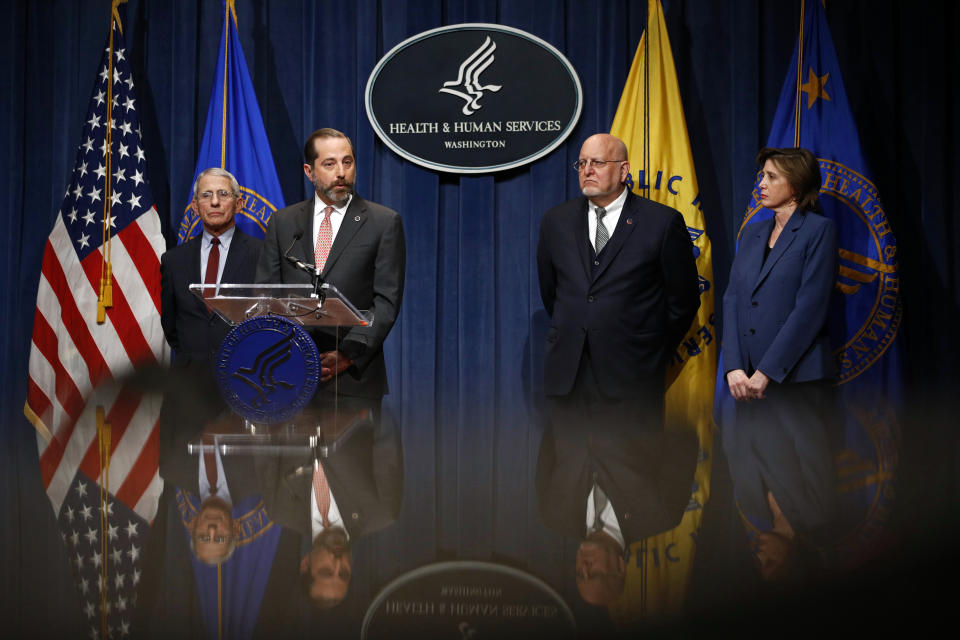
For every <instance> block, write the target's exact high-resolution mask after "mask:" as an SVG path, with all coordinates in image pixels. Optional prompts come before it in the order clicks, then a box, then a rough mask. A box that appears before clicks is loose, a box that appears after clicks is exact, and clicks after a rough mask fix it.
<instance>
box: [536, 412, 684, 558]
mask: <svg viewBox="0 0 960 640" xmlns="http://www.w3.org/2000/svg"><path fill="white" fill-rule="evenodd" d="M696 463H697V439H696V436H695V435H694V434H693V433H692V432H663V431H660V432H655V433H654V432H649V431H645V430H638V429H630V428H609V427H607V426H606V425H604V424H597V425H592V426H591V427H589V428H584V427H583V426H582V425H578V426H575V427H571V426H569V425H568V424H564V423H563V422H561V423H559V424H556V423H554V424H552V425H551V427H550V428H549V429H548V430H547V431H546V432H545V433H544V436H543V440H542V441H541V443H540V454H539V456H538V458H537V471H536V487H537V498H538V501H539V505H540V514H541V516H542V518H543V522H544V524H545V525H546V526H547V527H549V528H550V529H554V530H556V531H559V532H560V533H562V534H564V535H567V536H570V537H572V538H577V539H583V538H584V537H585V536H586V533H587V529H586V515H587V496H588V495H589V494H590V490H591V489H592V488H593V483H594V481H596V483H597V484H598V485H599V486H600V488H601V489H603V491H604V493H606V494H607V497H608V498H609V499H610V504H611V505H612V506H613V510H614V512H615V513H616V514H617V521H618V522H619V523H620V531H621V533H622V534H623V538H624V541H625V542H626V544H627V545H628V546H629V545H630V544H631V543H633V542H636V541H638V540H642V539H644V538H647V537H649V536H652V535H656V534H658V533H662V532H664V531H669V530H670V529H673V528H674V527H676V526H677V525H678V524H680V520H681V519H682V518H683V514H684V511H685V510H686V507H687V504H688V503H689V502H690V493H691V487H692V485H693V473H694V470H695V468H696Z"/></svg>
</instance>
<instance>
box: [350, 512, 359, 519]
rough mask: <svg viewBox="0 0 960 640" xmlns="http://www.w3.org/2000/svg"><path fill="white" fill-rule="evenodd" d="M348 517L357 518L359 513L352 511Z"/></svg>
mask: <svg viewBox="0 0 960 640" xmlns="http://www.w3.org/2000/svg"><path fill="white" fill-rule="evenodd" d="M350 517H351V518H353V519H354V520H359V519H360V514H359V513H357V512H356V511H354V512H353V513H351V514H350Z"/></svg>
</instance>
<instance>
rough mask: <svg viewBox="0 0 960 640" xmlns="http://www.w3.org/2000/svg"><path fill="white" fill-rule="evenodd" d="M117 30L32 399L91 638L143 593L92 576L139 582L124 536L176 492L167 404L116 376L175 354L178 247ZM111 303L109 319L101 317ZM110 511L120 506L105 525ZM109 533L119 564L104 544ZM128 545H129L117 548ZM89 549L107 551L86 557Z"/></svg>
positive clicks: (76, 186) (58, 242)
mask: <svg viewBox="0 0 960 640" xmlns="http://www.w3.org/2000/svg"><path fill="white" fill-rule="evenodd" d="M111 32H112V33H111V34H109V35H108V38H107V42H108V45H107V47H106V49H105V51H104V54H103V57H102V59H101V62H100V66H99V69H98V74H97V78H96V81H95V83H94V89H93V95H92V97H91V100H90V105H89V110H88V113H87V119H86V124H85V126H84V129H83V136H82V142H81V144H80V147H79V149H78V150H77V156H76V163H75V166H74V170H73V174H72V176H71V180H70V184H69V186H68V187H67V190H66V193H65V194H64V199H63V204H62V205H61V207H60V211H59V215H58V216H57V218H56V222H55V223H54V227H53V231H52V232H51V234H50V237H49V238H48V240H47V244H46V247H45V249H44V254H43V263H42V267H41V274H40V282H39V287H38V291H37V306H36V311H35V314H34V327H33V341H32V347H31V351H30V364H29V380H28V390H27V399H26V403H25V405H24V414H25V415H26V416H27V418H28V419H29V420H30V421H31V422H32V423H33V424H34V426H35V427H36V428H37V433H38V437H37V441H38V445H39V454H40V468H41V473H42V476H43V484H44V487H46V490H47V494H48V496H49V497H50V501H51V503H52V505H53V509H54V513H56V514H57V518H58V522H60V524H61V531H62V533H63V535H64V540H65V542H66V543H67V548H68V551H70V552H71V557H72V556H73V555H74V554H75V555H76V565H75V568H77V569H78V574H77V575H78V581H79V585H80V588H81V592H82V593H83V594H84V595H85V596H86V595H87V590H89V592H90V593H91V594H92V593H95V594H96V597H95V598H93V599H92V600H91V601H90V602H93V603H94V605H93V606H95V608H96V618H97V619H96V621H95V623H96V624H95V628H92V629H91V636H94V635H96V634H97V633H101V634H102V633H104V632H105V631H107V630H116V631H118V632H119V634H120V635H123V631H122V629H123V628H124V625H123V624H122V620H121V619H120V618H117V620H113V619H112V618H110V620H109V621H108V620H107V616H105V617H104V618H103V620H101V619H100V616H101V613H102V610H106V611H107V612H108V613H109V615H110V616H113V615H114V614H115V613H122V612H123V609H124V608H125V606H126V602H128V601H129V599H130V595H129V593H126V594H123V593H121V592H120V591H116V592H114V591H113V590H107V591H103V592H101V589H100V584H101V581H100V580H98V581H97V582H96V584H93V585H91V580H92V579H93V578H92V577H91V576H88V575H86V572H87V570H88V569H90V570H94V569H96V571H97V572H99V571H100V570H101V568H102V567H103V566H104V564H105V565H106V566H107V567H108V572H107V575H106V577H107V582H109V583H110V585H113V586H116V585H117V584H121V585H126V586H127V587H130V585H131V583H132V582H135V579H134V578H133V576H134V575H138V573H137V572H138V571H139V569H138V568H137V567H136V566H135V564H136V562H138V558H137V557H136V556H137V552H136V551H133V549H135V548H136V547H135V546H131V545H134V544H135V543H134V542H133V540H134V538H135V536H134V535H133V534H125V535H126V537H123V535H119V536H115V535H114V533H116V531H114V529H113V528H114V527H126V528H127V530H128V531H133V530H134V529H136V530H137V531H136V532H135V533H136V534H137V535H142V534H143V533H144V532H145V529H146V526H147V524H148V523H149V522H151V521H152V520H153V517H154V515H155V514H156V510H157V502H158V499H159V496H160V492H161V490H162V486H163V483H162V481H161V479H160V476H159V474H158V434H157V425H158V418H159V415H160V405H161V401H160V399H159V398H155V397H152V396H149V395H144V394H142V393H141V392H139V391H131V390H130V389H127V388H124V387H123V386H121V385H120V384H117V383H115V382H114V381H117V380H119V379H121V378H123V377H124V376H125V375H127V374H129V373H130V372H131V371H133V370H134V369H137V368H140V367H143V366H150V365H158V364H163V363H165V362H166V360H167V359H168V356H167V347H166V345H165V342H164V338H163V331H162V329H161V326H160V254H162V253H163V251H164V249H165V242H164V239H163V236H162V235H161V233H160V218H159V216H158V214H157V211H156V209H155V207H154V204H153V197H152V195H151V193H150V188H149V186H148V184H147V182H146V177H145V174H146V159H145V155H144V151H143V146H142V142H141V135H140V123H139V119H138V117H137V109H136V106H137V102H136V96H135V94H134V81H133V75H132V73H131V69H130V64H129V61H128V60H127V52H126V48H125V46H124V42H123V35H122V29H121V26H120V22H119V14H118V13H117V11H116V9H114V12H113V18H112V20H111ZM108 141H109V142H108ZM108 150H109V153H108ZM107 284H109V285H110V286H105V285H107ZM111 287H112V301H111V300H110V298H111V296H110V291H109V289H110V288H111ZM104 302H105V303H106V305H105V308H104V304H103V303H104ZM98 306H100V307H101V311H105V314H103V316H102V318H101V319H100V321H98ZM98 408H99V409H100V410H101V411H100V419H99V420H98V419H97V409H98ZM98 425H99V426H98ZM104 425H109V427H108V428H106V429H105V428H104ZM104 437H106V440H104ZM104 444H105V445H106V446H104ZM101 451H103V452H104V453H107V452H108V455H103V454H102V453H101ZM81 486H83V487H85V489H81V488H79V487H81ZM101 488H103V489H106V490H108V491H109V494H104V497H103V500H102V502H101V501H100V500H97V499H96V496H97V495H99V494H100V492H101ZM84 491H86V492H88V493H89V495H90V496H92V497H94V503H93V504H92V506H91V505H90V504H86V503H85V502H84V503H82V504H81V503H80V502H78V500H80V501H83V500H85V499H86V498H85V497H84V494H83V492H84ZM100 504H104V505H106V507H107V508H106V516H105V519H104V520H103V521H101V514H100V513H99V505H100ZM84 507H86V508H87V509H93V510H94V511H93V513H92V517H91V518H89V519H86V518H85V516H84ZM78 514H79V515H78ZM121 514H122V515H121ZM130 523H133V524H130ZM118 530H119V529H118ZM80 534H82V535H83V536H84V537H79V538H78V535H80ZM103 535H106V536H107V543H108V544H107V547H108V550H107V554H106V555H107V557H106V558H104V557H103V555H104V554H103V553H102V552H101V551H100V546H99V545H100V544H101V542H100V541H101V540H102V536H103ZM94 536H99V537H98V538H97V540H98V542H97V544H96V545H93V544H92V543H91V544H86V542H87V540H86V537H89V538H91V539H92V538H93V537H94ZM118 540H122V541H123V542H124V545H125V546H116V545H115V542H117V541H118ZM84 544H86V546H87V547H91V549H93V551H92V552H88V551H89V550H86V551H85V550H83V545H84ZM114 547H116V549H119V551H116V550H115V548H114ZM111 554H112V555H113V559H112V560H111V558H110V556H111ZM118 554H119V555H118ZM131 554H133V555H132V556H131ZM97 575H99V573H98V574H97ZM121 575H126V576H127V577H125V578H121V577H120V576H121ZM84 576H86V577H84ZM84 585H86V590H85V589H84ZM113 586H112V587H111V589H113ZM115 593H120V594H121V595H120V596H117V595H115ZM131 593H132V591H131ZM112 594H113V595H112ZM101 596H102V602H104V603H107V604H106V606H103V607H101V605H100V602H101ZM118 597H121V598H122V599H123V601H124V604H123V606H121V601H120V600H118V599H117V598H118ZM88 606H91V605H88ZM127 619H129V612H128V613H127ZM101 623H102V624H101ZM115 637H116V636H115Z"/></svg>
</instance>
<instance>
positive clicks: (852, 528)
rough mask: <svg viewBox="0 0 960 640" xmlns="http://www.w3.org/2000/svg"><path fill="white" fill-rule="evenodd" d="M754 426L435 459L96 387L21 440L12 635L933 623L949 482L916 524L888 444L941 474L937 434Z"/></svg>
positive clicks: (666, 632)
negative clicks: (32, 464)
mask: <svg viewBox="0 0 960 640" xmlns="http://www.w3.org/2000/svg"><path fill="white" fill-rule="evenodd" d="M211 398H212V399H213V400H211ZM751 412H752V413H751V414H750V415H742V416H739V419H738V420H737V421H736V422H735V423H732V424H729V425H725V426H724V429H723V430H722V431H719V432H716V436H717V438H716V444H717V446H715V447H712V449H709V450H706V449H705V447H704V446H703V438H702V437H701V442H700V446H699V447H698V446H697V442H696V438H693V439H691V436H692V434H687V437H684V436H682V435H680V436H678V435H677V434H672V435H671V434H664V433H647V432H645V431H644V430H642V429H641V430H637V429H631V428H630V425H624V424H609V423H605V424H603V425H598V424H588V425H586V426H584V424H583V421H582V420H580V419H571V420H556V419H554V420H549V421H548V420H546V419H545V418H544V417H543V416H541V415H539V414H538V413H537V412H535V411H531V412H530V414H528V415H523V416H517V419H516V420H515V421H512V422H511V426H510V427H509V428H507V427H504V429H503V430H501V431H500V432H499V433H498V434H494V435H493V436H491V437H493V438H497V437H499V438H501V439H508V440H507V442H500V443H498V444H496V445H493V446H490V447H489V448H484V447H475V448H470V447H468V446H457V447H455V448H454V449H452V451H455V452H456V461H455V463H454V464H451V463H450V461H449V460H448V459H444V460H441V459H440V458H441V456H443V457H448V456H449V455H450V452H451V449H449V448H447V449H444V448H443V447H444V446H445V445H444V444H443V443H448V441H447V440H446V438H448V433H445V432H444V429H445V428H446V427H445V426H444V425H437V426H436V427H435V428H434V427H433V426H431V427H430V428H429V429H425V428H422V426H421V425H417V424H411V423H404V422H403V415H404V414H403V413H402V412H394V411H393V410H392V409H391V408H390V407H387V408H381V407H380V405H379V403H369V402H360V401H356V400H347V399H344V398H339V399H330V400H329V401H327V402H320V401H317V402H314V404H313V405H311V407H310V408H309V409H308V410H307V411H305V412H304V413H302V414H301V415H300V416H299V417H298V418H297V419H295V420H294V421H291V422H287V423H284V424H280V425H251V424H249V423H245V422H244V420H243V419H242V418H240V417H238V416H235V415H233V414H231V413H229V412H228V411H225V410H224V406H223V404H222V403H221V402H220V401H219V398H218V397H217V395H216V394H215V392H214V393H211V390H210V389H209V388H208V387H206V386H204V385H203V384H201V383H198V382H197V381H195V380H189V379H187V378H185V377H182V376H180V377H177V378H174V379H168V378H166V377H164V376H160V377H159V378H157V377H150V376H146V377H144V376H141V377H138V378H137V379H133V380H129V381H126V382H125V383H124V384H112V385H109V386H105V387H103V388H101V389H99V390H98V392H97V394H96V395H95V396H94V397H93V399H92V400H91V402H90V403H88V405H87V410H86V411H85V413H84V417H83V418H82V419H81V420H80V421H79V422H78V423H77V424H76V425H75V426H74V427H73V428H72V429H71V430H70V431H69V432H68V433H57V434H54V438H53V439H52V440H51V441H50V442H45V441H44V442H42V443H41V456H40V469H41V473H40V475H41V479H42V482H43V485H44V488H45V490H46V493H47V496H48V497H49V500H50V504H53V506H54V513H55V517H56V525H57V527H58V529H59V536H58V537H56V538H54V537H52V536H49V535H47V533H49V532H40V533H38V535H37V536H36V540H37V541H38V543H39V542H45V543H50V544H54V545H55V546H56V548H55V549H54V550H53V551H52V552H51V553H48V554H46V556H44V558H43V559H42V560H41V561H40V562H41V563H42V562H47V563H50V564H56V565H57V566H59V567H60V569H58V570H56V571H50V572H46V573H43V574H34V575H30V576H29V578H28V579H27V580H26V581H25V585H24V593H25V594H30V593H35V592H38V591H43V592H46V593H48V594H49V598H48V599H47V601H45V602H43V603H40V604H37V605H36V607H35V611H44V610H45V609H44V607H47V610H49V609H50V608H57V609H58V611H59V613H60V615H58V616H56V618H55V619H53V618H50V619H47V620H44V621H43V623H42V624H41V623H40V621H39V620H38V621H37V623H36V625H37V626H34V627H32V631H31V635H40V636H44V635H50V636H71V637H80V636H84V637H90V638H105V637H112V638H122V637H205V638H218V637H220V638H248V637H307V636H315V635H317V633H318V631H317V630H318V629H323V634H324V636H325V637H346V638H356V637H362V638H393V637H401V638H409V637H420V638H476V639H480V638H507V637H528V638H529V637H560V638H563V637H570V638H573V637H610V636H616V635H619V634H623V635H625V636H630V637H633V636H635V635H637V634H644V635H662V636H676V637H687V636H689V635H690V634H700V633H710V634H716V633H717V632H721V631H726V630H734V629H736V630H740V629H744V630H746V629H751V628H753V629H758V630H759V629H761V628H765V626H764V625H767V624H771V623H773V624H776V623H779V624H783V622H784V621H785V620H791V621H792V622H790V623H789V624H790V628H791V629H793V628H799V627H797V625H800V626H803V625H804V623H806V624H810V625H813V621H814V620H815V619H818V617H819V616H820V615H821V614H828V613H829V616H830V617H837V616H842V617H844V618H845V619H846V620H847V621H848V622H851V623H853V624H856V625H860V626H861V627H862V628H863V629H872V628H884V627H885V626H886V625H888V624H891V621H892V620H896V619H899V618H900V615H899V613H898V612H902V611H906V610H909V608H910V607H918V606H919V607H922V610H923V611H926V612H936V610H937V609H936V608H937V607H938V606H939V604H940V603H942V602H944V601H945V600H946V597H947V593H948V592H946V591H940V590H939V589H940V587H939V583H936V582H934V577H935V576H934V575H932V574H933V573H934V572H939V573H942V574H943V575H944V576H945V577H946V576H947V575H948V574H947V571H948V570H949V567H943V565H942V564H940V560H939V558H942V557H944V551H943V550H944V549H946V548H948V547H946V546H945V545H943V544H942V542H943V541H942V540H941V539H939V538H938V537H937V535H938V534H939V533H950V532H955V531H956V530H957V529H956V512H957V510H956V506H955V505H956V497H957V496H956V488H957V485H956V481H957V478H956V476H952V477H940V478H938V480H945V490H946V493H945V495H948V496H949V495H952V497H953V499H952V503H951V504H949V505H942V506H941V507H939V508H938V504H940V503H939V499H938V497H937V496H931V495H929V493H926V492H925V491H924V489H922V488H918V487H924V486H926V485H922V484H916V483H911V482H909V481H908V482H903V481H900V479H901V477H902V476H904V475H907V476H908V479H909V477H910V476H909V474H911V473H913V474H915V475H913V476H912V477H920V476H922V473H918V471H921V472H922V471H924V470H926V469H927V467H929V460H928V458H927V457H925V456H926V453H927V451H928V449H924V448H923V447H918V448H916V449H914V450H913V451H911V450H906V451H904V449H903V447H902V446H901V437H902V436H901V434H902V433H905V432H906V430H905V429H904V428H903V427H904V426H905V425H911V426H914V427H915V426H916V425H926V426H927V428H928V430H927V431H926V432H925V433H928V434H933V435H931V436H930V437H931V438H933V439H936V438H935V437H934V436H936V437H941V436H944V435H946V436H947V438H946V440H945V441H944V449H945V450H946V451H947V452H949V451H951V450H952V451H953V452H954V453H953V455H954V456H955V455H956V451H957V449H956V442H957V441H956V436H955V435H954V436H952V438H953V439H952V440H951V439H950V435H949V434H945V433H944V429H943V428H942V427H940V426H938V425H942V424H946V421H944V420H938V419H937V416H935V415H932V414H924V420H922V421H921V420H917V419H914V420H908V419H904V421H903V422H902V423H897V422H896V421H895V420H893V418H892V413H890V412H889V411H888V409H887V408H886V407H884V406H883V404H882V403H880V402H875V403H873V404H872V405H870V406H869V407H864V406H857V405H851V404H849V403H843V402H840V401H839V400H838V399H837V398H834V397H833V396H831V395H829V394H827V395H816V394H814V395H812V396H811V395H809V394H808V395H806V396H804V397H802V398H792V397H791V398H783V399H779V400H778V399H774V401H773V402H771V403H770V404H769V405H764V406H760V405H757V406H754V407H752V408H751ZM574 418H575V416H574ZM581 418H582V417H581ZM547 422H550V424H549V425H548V424H546V423H547ZM701 436H702V434H701ZM461 437H462V438H463V442H464V443H468V442H469V439H468V438H467V436H461ZM473 437H480V436H477V434H473ZM903 440H904V441H906V442H916V441H917V440H916V439H914V440H910V438H908V437H906V436H903ZM131 443H136V446H133V445H132V444H131ZM721 443H722V446H720V445H721ZM951 447H952V449H951ZM947 455H948V456H949V453H948V454H947ZM707 462H709V466H707V467H706V468H707V469H708V471H707V475H706V476H703V475H702V474H701V473H700V472H702V471H703V469H704V468H705V464H706V463H707ZM695 470H697V474H698V475H696V476H695V475H694V472H695ZM157 475H158V476H159V477H158V478H155V476H157ZM704 477H706V480H707V482H708V483H709V486H704V485H705V482H704V481H703V478H704ZM159 478H162V480H163V482H162V483H160V482H159ZM694 478H696V481H694ZM951 492H952V493H951ZM905 500H908V501H910V502H909V503H908V505H909V506H908V507H904V506H902V503H903V501H905ZM898 514H899V516H898ZM898 517H899V519H898ZM909 518H913V519H912V520H910V519H909ZM51 521H52V519H51ZM911 525H921V526H920V527H919V528H918V527H914V526H911ZM924 527H925V528H924ZM917 543H922V544H917ZM21 544H22V547H23V548H28V547H29V545H30V542H28V541H25V542H23V543H21ZM927 552H929V553H927ZM937 554H940V556H939V558H938V556H937ZM950 555H951V554H950V553H947V554H946V557H949V556H950ZM23 597H27V596H23ZM905 608H906V609H905ZM35 611H34V613H35ZM31 615H33V614H32V613H31V612H30V611H25V612H19V613H18V614H17V618H16V619H18V620H24V621H26V622H24V623H23V624H30V620H31ZM798 616H799V617H798ZM921 617H923V616H921ZM924 619H929V618H924ZM15 629H17V627H15Z"/></svg>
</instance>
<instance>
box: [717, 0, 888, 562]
mask: <svg viewBox="0 0 960 640" xmlns="http://www.w3.org/2000/svg"><path fill="white" fill-rule="evenodd" d="M767 146H768V147H803V148H806V149H809V150H810V151H812V152H813V154H814V155H815V156H816V157H817V159H818V161H819V164H820V171H821V174H822V177H823V184H822V185H821V188H820V206H821V208H822V210H823V214H824V215H825V216H826V217H828V218H830V219H831V220H833V221H834V222H835V223H836V225H837V232H838V252H839V256H838V263H839V272H838V275H837V281H836V285H835V290H834V292H833V296H832V299H831V302H830V315H829V329H830V335H831V340H832V344H833V348H834V354H835V356H836V361H837V373H838V377H837V384H838V386H839V396H840V401H841V406H842V413H843V415H842V416H841V418H842V426H841V427H840V431H841V433H840V434H839V441H835V442H836V445H835V449H836V451H835V455H834V463H835V464H836V470H837V482H838V484H837V490H838V498H839V500H840V504H841V507H842V508H841V513H842V514H843V519H844V520H845V522H842V523H840V525H841V527H840V528H841V529H842V530H844V531H845V536H844V537H843V541H838V543H837V547H836V548H835V549H834V550H833V551H834V552H835V553H836V554H837V556H836V557H837V560H838V562H839V563H840V564H847V563H856V562H857V558H862V557H863V555H864V554H865V553H866V554H869V553H871V551H876V549H877V546H878V545H880V544H883V542H881V540H882V539H884V538H886V529H887V528H886V523H887V521H888V518H889V513H890V508H891V506H892V501H893V487H892V480H893V475H894V472H895V470H896V466H897V448H898V443H899V426H898V422H897V413H898V410H899V409H900V408H901V402H902V397H901V396H902V387H903V384H902V378H901V366H900V356H899V348H898V341H897V340H896V337H897V332H898V329H899V326H900V320H901V315H902V307H901V300H900V275H899V265H898V260H897V258H898V255H897V241H896V238H895V237H894V234H893V231H892V229H891V228H890V224H889V222H888V220H887V216H886V212H885V211H884V208H883V204H882V202H881V200H880V195H879V193H878V192H877V188H876V186H875V185H874V184H873V182H872V180H871V179H870V170H869V167H868V166H867V163H866V160H865V159H864V156H863V153H862V152H861V149H860V140H859V137H858V135H857V128H856V123H855V122H854V119H853V114H852V112H851V111H850V106H849V104H848V102H847V94H846V90H845V89H844V85H843V79H842V78H841V75H840V66H839V64H838V62H837V54H836V51H835V49H834V46H833V40H832V38H831V36H830V30H829V28H828V26H827V20H826V15H825V10H824V7H823V4H822V3H821V2H820V1H819V0H806V2H805V6H804V8H803V21H802V27H801V32H800V36H799V38H798V42H797V46H796V47H795V48H794V52H793V58H792V60H791V63H790V67H789V69H788V71H787V77H786V79H785V81H784V84H783V89H782V90H781V93H780V101H779V103H778V105H777V112H776V115H775V117H774V120H773V126H772V129H771V131H770V136H769V138H768V139H767ZM759 183H760V176H759V175H758V177H757V182H756V183H755V185H754V188H753V192H752V193H751V195H750V202H749V205H748V207H747V212H746V215H745V218H744V221H743V224H742V226H741V227H740V233H741V234H742V233H743V231H744V229H745V228H746V227H747V226H749V225H751V224H754V223H757V222H761V221H763V220H769V219H770V218H771V217H772V216H773V212H772V211H770V210H768V209H764V208H763V207H762V205H761V204H760V200H759ZM738 237H739V234H738ZM721 359H722V354H721ZM723 370H724V367H723V365H722V360H721V364H720V367H719V371H718V376H717V393H716V397H717V403H716V406H715V413H716V417H717V420H718V421H720V422H723V423H724V426H726V425H727V424H731V421H730V420H729V418H730V417H731V412H732V405H733V402H732V401H731V399H730V392H729V390H728V389H727V385H726V382H725V379H724V373H723ZM753 524H759V523H753Z"/></svg>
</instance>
